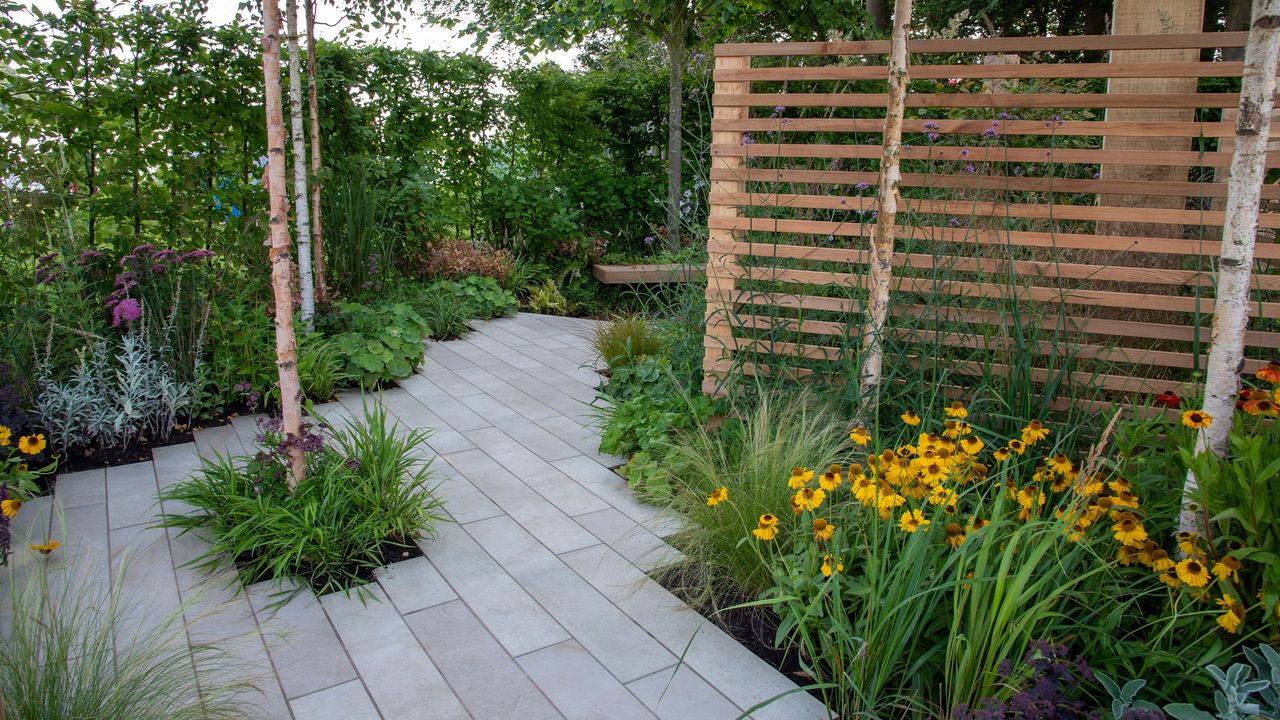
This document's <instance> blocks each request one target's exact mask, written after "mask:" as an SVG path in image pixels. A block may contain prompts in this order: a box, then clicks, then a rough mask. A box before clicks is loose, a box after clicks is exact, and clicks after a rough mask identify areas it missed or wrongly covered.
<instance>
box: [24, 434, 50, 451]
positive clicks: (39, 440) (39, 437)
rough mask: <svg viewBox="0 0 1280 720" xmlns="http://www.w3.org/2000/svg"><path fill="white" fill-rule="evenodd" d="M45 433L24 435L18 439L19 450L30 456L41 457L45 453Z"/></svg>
mask: <svg viewBox="0 0 1280 720" xmlns="http://www.w3.org/2000/svg"><path fill="white" fill-rule="evenodd" d="M46 444H47V443H45V441H44V433H37V434H35V435H23V436H22V437H20V438H18V449H19V450H21V451H22V452H24V453H26V454H28V455H39V454H40V453H42V452H44V448H45V445H46Z"/></svg>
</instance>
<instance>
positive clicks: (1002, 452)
mask: <svg viewBox="0 0 1280 720" xmlns="http://www.w3.org/2000/svg"><path fill="white" fill-rule="evenodd" d="M991 457H993V458H995V459H996V462H1004V461H1005V460H1008V459H1009V448H1007V447H1002V448H1000V449H999V450H996V451H995V452H993V453H991Z"/></svg>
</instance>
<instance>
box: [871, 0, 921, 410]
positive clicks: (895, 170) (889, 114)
mask: <svg viewBox="0 0 1280 720" xmlns="http://www.w3.org/2000/svg"><path fill="white" fill-rule="evenodd" d="M910 29H911V0H897V2H896V3H894V7H893V30H892V34H891V36H890V40H889V43H890V45H889V105H888V107H887V108H886V109H885V116H884V138H883V145H884V156H883V157H882V158H881V160H880V184H879V187H878V188H877V194H878V196H879V197H878V198H877V200H878V203H877V204H878V210H877V215H876V227H875V230H874V231H873V233H872V237H871V259H870V272H871V285H870V293H869V297H868V299H867V315H868V318H867V324H866V326H865V327H864V330H863V336H862V377H861V383H860V385H861V392H860V393H859V400H858V402H859V410H858V419H859V421H860V422H867V417H868V415H869V412H870V410H871V409H872V408H874V406H875V401H876V396H877V395H878V394H879V390H880V376H881V370H882V367H883V365H884V342H883V335H884V324H885V319H886V318H887V317H888V315H889V282H890V280H892V279H893V240H894V236H895V235H896V230H897V220H898V199H899V198H898V185H899V184H900V183H901V182H902V173H901V171H900V169H899V166H898V156H899V153H900V151H901V146H902V115H903V112H904V108H905V106H906V102H907V32H908V31H909V30H910Z"/></svg>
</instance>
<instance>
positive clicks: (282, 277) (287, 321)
mask: <svg viewBox="0 0 1280 720" xmlns="http://www.w3.org/2000/svg"><path fill="white" fill-rule="evenodd" d="M262 74H263V80H264V87H265V105H266V110H267V112H266V115H267V196H268V198H269V203H270V207H269V209H268V213H269V215H268V217H269V223H268V225H269V227H270V230H269V233H268V236H267V242H266V245H267V246H268V247H269V248H270V250H269V252H268V258H269V259H270V261H271V290H272V294H273V296H274V298H275V306H276V308H275V313H276V319H275V323H276V369H277V370H278V371H279V374H280V414H281V427H280V430H281V432H282V433H284V435H285V437H286V438H294V439H296V438H299V437H301V435H302V383H301V382H299V380H298V342H297V336H296V335H295V334H294V331H293V270H292V268H291V267H290V264H291V260H292V257H291V254H290V252H289V193H288V185H287V184H286V180H285V154H284V143H285V133H284V108H283V106H282V104H281V96H280V2H279V0H263V3H262ZM287 448H288V458H289V486H290V487H294V486H296V485H297V484H298V483H299V482H301V481H302V479H303V478H304V477H306V474H307V461H306V457H305V456H304V455H303V453H302V448H301V447H299V446H298V445H297V444H296V443H289V444H288V445H287Z"/></svg>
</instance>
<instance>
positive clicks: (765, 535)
mask: <svg viewBox="0 0 1280 720" xmlns="http://www.w3.org/2000/svg"><path fill="white" fill-rule="evenodd" d="M751 534H752V535H755V536H756V537H757V538H759V539H761V540H772V539H774V538H775V537H777V536H778V518H777V517H775V516H773V515H770V514H768V513H765V514H764V515H761V516H760V521H759V522H758V523H756V529H755V530H752V531H751Z"/></svg>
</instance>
